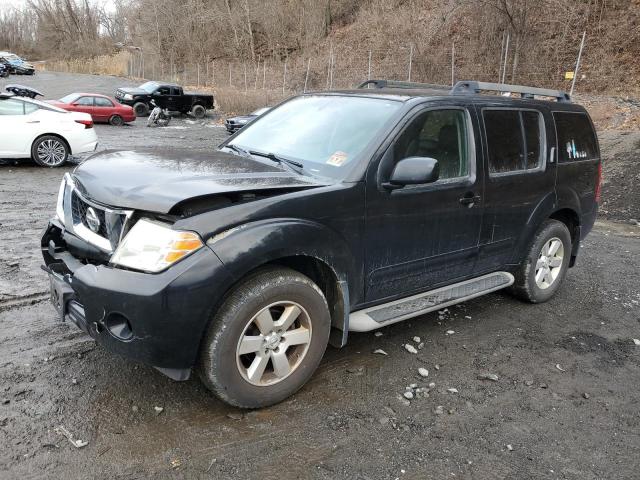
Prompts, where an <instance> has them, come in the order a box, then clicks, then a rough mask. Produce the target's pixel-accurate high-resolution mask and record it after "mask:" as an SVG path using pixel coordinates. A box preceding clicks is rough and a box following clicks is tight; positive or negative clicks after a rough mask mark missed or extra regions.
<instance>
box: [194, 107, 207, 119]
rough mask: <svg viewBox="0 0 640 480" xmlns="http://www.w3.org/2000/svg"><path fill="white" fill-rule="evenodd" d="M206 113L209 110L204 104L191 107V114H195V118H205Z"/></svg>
mask: <svg viewBox="0 0 640 480" xmlns="http://www.w3.org/2000/svg"><path fill="white" fill-rule="evenodd" d="M206 114H207V110H206V109H205V108H204V107H203V106H202V105H194V106H193V108H192V109H191V115H193V116H194V118H198V119H200V118H204V116H205V115H206Z"/></svg>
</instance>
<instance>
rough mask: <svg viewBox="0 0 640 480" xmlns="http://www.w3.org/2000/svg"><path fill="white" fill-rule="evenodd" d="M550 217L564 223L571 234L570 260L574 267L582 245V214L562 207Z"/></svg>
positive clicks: (570, 265) (570, 264)
mask: <svg viewBox="0 0 640 480" xmlns="http://www.w3.org/2000/svg"><path fill="white" fill-rule="evenodd" d="M549 218H550V219H552V220H557V221H559V222H562V223H564V224H565V225H566V227H567V229H568V230H569V235H571V261H570V262H569V267H573V265H574V264H575V262H576V257H577V255H578V249H579V247H580V227H581V226H580V216H579V215H578V212H576V211H575V210H574V209H572V208H560V209H558V210H556V211H555V212H553V213H552V214H551V215H549Z"/></svg>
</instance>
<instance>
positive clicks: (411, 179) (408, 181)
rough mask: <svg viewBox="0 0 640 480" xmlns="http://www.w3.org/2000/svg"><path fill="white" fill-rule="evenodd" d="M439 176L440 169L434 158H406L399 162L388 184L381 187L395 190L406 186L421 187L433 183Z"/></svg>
mask: <svg viewBox="0 0 640 480" xmlns="http://www.w3.org/2000/svg"><path fill="white" fill-rule="evenodd" d="M439 176H440V168H439V166H438V161H437V160H436V159H435V158H429V157H407V158H403V159H402V160H400V161H399V162H398V163H397V164H396V166H395V167H394V169H393V172H392V173H391V178H390V179H389V182H387V183H383V184H382V186H383V187H384V188H386V189H388V190H395V189H397V188H402V187H404V186H406V185H422V184H424V183H433V182H435V181H436V180H438V177H439Z"/></svg>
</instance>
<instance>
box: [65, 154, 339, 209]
mask: <svg viewBox="0 0 640 480" xmlns="http://www.w3.org/2000/svg"><path fill="white" fill-rule="evenodd" d="M73 177H74V181H75V183H76V184H77V185H78V188H79V189H80V190H81V192H82V193H83V194H84V195H85V196H87V197H89V198H90V199H92V200H94V201H96V202H99V203H102V204H104V205H108V206H112V207H120V208H126V209H135V210H146V211H151V212H158V213H169V212H170V211H171V209H172V208H173V207H174V206H175V205H177V204H178V203H180V202H182V201H184V200H188V199H194V198H198V197H206V196H211V195H216V194H224V193H235V192H249V191H253V192H255V191H269V190H271V191H276V192H277V191H278V190H292V189H303V188H311V187H318V186H322V185H327V183H326V182H322V181H319V180H318V179H316V178H314V177H310V176H305V175H300V174H297V173H295V172H289V171H287V170H283V169H282V167H281V166H280V165H278V164H277V163H273V164H271V163H270V161H269V160H266V161H265V162H263V161H259V160H255V159H253V158H247V157H242V156H239V155H234V154H230V153H224V152H220V151H213V152H193V151H190V150H121V151H114V150H107V151H104V152H101V153H98V154H96V155H93V156H92V157H91V158H89V159H88V160H87V161H85V162H84V163H82V164H81V165H80V166H78V167H77V168H76V169H75V171H74V173H73ZM274 193H275V192H274Z"/></svg>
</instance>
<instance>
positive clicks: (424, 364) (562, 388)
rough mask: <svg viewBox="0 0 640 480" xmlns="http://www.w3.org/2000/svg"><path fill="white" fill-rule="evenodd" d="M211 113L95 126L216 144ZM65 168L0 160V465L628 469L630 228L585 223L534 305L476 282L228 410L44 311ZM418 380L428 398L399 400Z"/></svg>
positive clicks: (237, 475) (187, 470)
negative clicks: (256, 402) (42, 250)
mask: <svg viewBox="0 0 640 480" xmlns="http://www.w3.org/2000/svg"><path fill="white" fill-rule="evenodd" d="M21 80H22V79H21ZM27 80H29V81H30V82H33V83H34V85H40V87H41V88H45V89H46V88H49V85H51V88H52V89H53V85H54V83H52V81H53V80H55V81H56V83H55V85H57V84H58V83H64V84H68V85H67V86H66V87H65V88H66V89H64V90H61V91H55V92H54V91H51V96H61V95H62V94H63V93H68V92H70V91H73V90H89V89H91V90H98V91H103V92H106V93H109V92H112V91H113V90H114V89H115V87H116V86H118V85H121V84H124V83H125V82H126V81H124V80H121V79H117V78H109V77H94V76H80V75H74V76H72V75H54V74H41V75H38V76H36V77H35V78H33V79H25V83H27V82H26V81H27ZM58 81H59V82H58ZM38 82H42V84H40V83H38ZM96 85H98V86H96ZM213 121H214V120H213V119H208V120H207V121H204V122H189V121H188V120H187V119H181V120H178V119H176V121H175V122H172V126H176V127H184V128H175V129H147V128H145V127H144V126H143V123H142V122H140V121H139V122H137V123H136V124H134V125H132V126H130V127H124V128H120V129H118V128H115V127H109V126H98V127H96V128H97V129H98V135H99V138H100V146H101V148H111V147H122V146H126V147H131V146H143V145H144V146H148V145H150V144H151V145H158V146H166V145H172V146H183V147H188V148H213V146H214V145H216V144H217V143H219V142H220V141H221V140H222V139H223V138H224V137H225V133H224V130H223V129H222V128H220V127H217V126H213V125H212V123H213ZM67 170H69V168H63V169H56V170H45V169H39V168H35V167H33V166H30V165H28V164H21V165H14V164H13V163H7V164H5V165H0V201H1V204H2V209H1V210H0V244H2V245H3V247H4V248H3V249H2V250H0V478H1V479H5V478H6V479H14V478H68V479H76V478H110V479H112V478H117V479H140V478H189V479H191V478H203V479H204V478H220V479H222V478H224V479H248V478H251V479H254V478H258V479H261V480H264V479H271V478H273V479H276V478H277V479H281V478H300V479H306V478H315V479H336V478H350V479H363V480H364V479H387V478H389V479H395V478H438V479H440V478H454V476H455V478H468V479H485V478H518V479H528V478H536V479H556V478H563V479H564V478H566V479H581V480H583V479H601V478H616V479H636V478H638V469H639V468H640V460H639V458H640V438H639V435H640V434H639V432H640V417H639V416H638V405H639V404H640V392H639V390H638V388H637V385H638V384H639V383H640V368H639V367H640V346H636V345H634V342H633V339H634V338H636V339H638V338H640V273H639V272H640V241H638V239H639V238H640V228H638V227H633V226H630V225H624V224H614V223H609V222H605V221H602V222H598V224H597V225H596V228H595V230H594V232H592V234H591V235H590V236H589V237H588V238H587V240H586V241H585V242H584V244H583V250H582V252H581V256H580V258H579V259H578V264H577V265H576V267H575V268H573V269H572V270H570V272H569V274H568V277H567V279H566V283H565V285H564V286H563V288H562V290H561V292H560V293H559V295H558V296H557V297H556V298H554V299H553V300H551V301H550V302H548V303H546V304H542V305H528V304H524V303H521V302H519V301H517V300H515V299H513V298H511V297H509V296H508V295H506V294H503V293H498V294H491V295H488V296H485V297H482V298H479V299H476V300H473V301H470V302H467V303H465V304H462V305H461V306H458V307H453V308H450V309H449V311H448V312H446V313H443V314H441V315H439V314H430V315H425V316H424V317H421V318H419V319H414V320H411V321H407V322H402V323H400V324H397V325H393V326H391V327H387V328H385V329H383V330H381V333H382V335H381V336H376V335H375V334H374V333H368V334H353V335H351V336H350V341H349V344H348V346H347V347H345V348H344V349H341V350H335V349H329V350H328V351H327V354H326V355H325V358H324V360H323V362H322V365H321V366H320V369H319V370H318V372H317V373H316V374H315V376H314V377H313V379H312V381H311V382H310V383H309V384H307V385H306V386H305V387H304V388H303V389H302V390H301V391H300V392H299V393H298V394H296V395H295V396H294V397H293V398H291V399H289V400H287V401H285V402H283V403H281V404H279V405H276V406H274V407H271V408H266V409H262V410H259V411H251V412H243V411H239V410H236V409H234V408H232V407H229V406H227V405H225V404H222V403H221V402H219V401H218V400H216V399H215V398H214V397H212V396H211V395H210V394H209V393H208V392H207V391H206V390H205V388H204V387H203V386H202V385H201V384H200V383H199V381H198V380H197V379H196V378H193V379H191V380H189V381H188V382H183V383H177V382H173V381H171V380H169V379H167V378H165V377H164V376H162V375H161V374H160V373H158V372H157V371H155V370H154V369H152V368H150V367H146V366H143V365H137V364H135V363H132V362H130V361H127V360H124V359H122V358H120V357H117V356H114V355H111V354H109V353H107V352H105V351H104V350H102V349H101V348H98V347H96V346H95V344H94V342H93V341H92V340H91V339H90V338H88V337H86V336H84V335H83V334H81V333H80V332H79V331H78V330H77V329H76V328H75V327H73V326H69V325H67V324H60V323H57V322H56V321H55V314H54V311H53V308H52V307H51V306H50V305H49V304H48V302H47V301H46V300H47V293H48V283H47V279H46V275H45V274H44V272H42V271H41V270H40V269H39V265H40V254H39V251H38V241H39V235H40V231H41V229H42V228H43V227H44V225H45V224H46V221H47V219H48V218H49V217H50V216H51V215H52V214H53V211H54V203H55V195H56V193H57V189H58V184H59V180H60V177H61V176H62V175H63V173H64V172H65V171H67ZM449 330H451V331H454V333H453V334H447V331H449ZM414 336H418V337H420V340H421V341H422V342H424V343H425V346H424V348H423V349H421V350H419V352H418V353H417V354H411V353H409V352H407V351H406V350H405V349H404V348H403V344H406V343H411V344H414V345H415V343H414V342H413V340H412V339H413V337H414ZM375 349H382V350H384V351H385V352H386V353H387V354H388V355H379V354H373V353H372V352H373V351H374V350H375ZM419 368H426V369H428V371H429V376H428V377H426V378H423V377H421V376H419V374H418V369H419ZM484 374H495V375H497V377H498V378H497V381H492V380H487V379H481V378H479V376H482V375H484ZM431 382H433V383H434V385H433V386H432V387H429V383H431ZM413 383H415V384H417V385H418V386H419V387H427V388H428V389H429V392H428V397H426V396H423V397H420V398H415V399H413V400H411V401H410V402H407V401H406V400H404V399H403V398H402V394H403V393H404V392H405V390H406V387H407V386H408V385H410V384H413ZM451 388H455V389H456V390H457V393H452V392H451V391H449V390H448V389H451ZM155 407H160V408H162V409H163V410H162V411H161V412H160V413H158V412H157V411H156V409H155ZM59 426H64V427H65V428H66V429H67V430H68V431H69V432H71V433H72V434H73V435H74V436H75V437H76V438H77V439H80V440H84V441H87V442H88V445H87V446H85V447H84V448H81V449H76V448H75V447H74V446H72V445H71V443H70V442H69V441H68V440H67V439H65V438H64V437H62V436H61V435H60V434H58V433H56V427H59Z"/></svg>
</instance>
